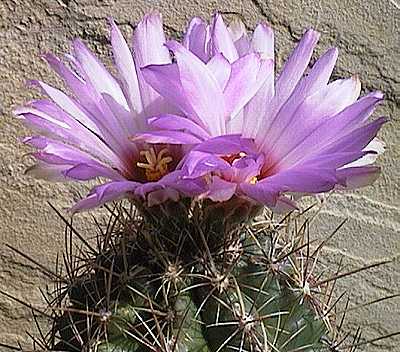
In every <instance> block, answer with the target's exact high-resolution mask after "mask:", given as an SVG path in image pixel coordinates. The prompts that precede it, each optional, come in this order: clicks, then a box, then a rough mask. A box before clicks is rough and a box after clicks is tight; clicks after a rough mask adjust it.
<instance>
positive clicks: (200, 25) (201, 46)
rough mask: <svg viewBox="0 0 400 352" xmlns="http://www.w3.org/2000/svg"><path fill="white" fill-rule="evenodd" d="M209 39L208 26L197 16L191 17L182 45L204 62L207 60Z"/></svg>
mask: <svg viewBox="0 0 400 352" xmlns="http://www.w3.org/2000/svg"><path fill="white" fill-rule="evenodd" d="M209 41H210V33H209V27H208V25H207V23H206V22H204V21H203V20H202V19H201V18H199V17H193V18H192V19H191V21H190V23H189V26H188V28H187V30H186V33H185V36H184V38H183V45H184V47H185V48H186V49H188V50H189V51H191V52H192V53H193V54H194V55H196V56H197V57H198V58H199V59H200V60H202V61H203V62H204V63H207V61H208V60H209V54H208V43H209Z"/></svg>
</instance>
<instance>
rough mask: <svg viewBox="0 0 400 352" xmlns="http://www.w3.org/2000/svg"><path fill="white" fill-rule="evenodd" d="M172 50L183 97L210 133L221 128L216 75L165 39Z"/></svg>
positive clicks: (220, 99)
mask: <svg viewBox="0 0 400 352" xmlns="http://www.w3.org/2000/svg"><path fill="white" fill-rule="evenodd" d="M168 48H169V49H170V50H172V51H173V52H174V55H175V58H176V60H177V65H178V69H179V77H180V82H181V84H182V88H183V90H184V94H185V96H186V99H187V101H188V102H189V104H190V105H191V107H192V108H193V110H194V111H195V112H196V115H197V116H198V118H199V119H200V120H201V121H202V123H203V124H204V125H205V126H207V127H208V129H209V131H210V133H211V135H213V136H216V135H220V134H221V133H223V132H224V130H223V128H224V111H225V107H224V98H223V95H222V89H221V88H220V86H219V84H218V82H217V80H216V78H215V77H214V76H213V74H212V73H211V71H210V70H209V69H208V68H207V66H206V65H205V64H204V63H203V62H202V61H201V60H200V59H198V58H197V57H196V56H194V55H193V54H192V53H191V52H190V51H188V50H187V49H185V48H184V47H183V46H182V45H180V44H179V43H178V42H173V41H172V42H168Z"/></svg>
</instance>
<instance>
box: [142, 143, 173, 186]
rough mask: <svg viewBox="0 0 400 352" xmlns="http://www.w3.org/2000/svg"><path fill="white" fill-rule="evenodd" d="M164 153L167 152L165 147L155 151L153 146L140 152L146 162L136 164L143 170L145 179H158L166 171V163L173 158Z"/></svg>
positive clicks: (151, 180) (152, 180) (153, 180)
mask: <svg viewBox="0 0 400 352" xmlns="http://www.w3.org/2000/svg"><path fill="white" fill-rule="evenodd" d="M166 154H168V149H167V148H164V149H161V150H160V151H159V152H158V153H156V152H155V150H154V148H153V147H151V148H149V149H148V150H142V151H141V152H140V155H141V156H144V157H145V159H146V162H143V163H142V162H137V163H136V165H137V166H138V167H140V168H142V169H144V170H145V174H146V179H147V181H150V182H155V181H158V180H160V179H161V178H162V177H163V176H165V175H166V174H167V173H168V164H169V163H170V162H172V160H173V159H172V157H171V156H168V155H166Z"/></svg>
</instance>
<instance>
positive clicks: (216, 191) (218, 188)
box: [203, 176, 237, 202]
mask: <svg viewBox="0 0 400 352" xmlns="http://www.w3.org/2000/svg"><path fill="white" fill-rule="evenodd" d="M236 188H237V184H236V183H234V182H228V181H225V180H223V179H221V178H220V177H218V176H213V177H212V180H211V182H210V184H209V185H208V190H207V192H206V193H205V194H204V196H203V197H207V198H209V199H211V200H212V201H213V202H224V201H227V200H229V199H230V198H232V196H233V195H234V194H235V192H236Z"/></svg>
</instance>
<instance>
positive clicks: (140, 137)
mask: <svg viewBox="0 0 400 352" xmlns="http://www.w3.org/2000/svg"><path fill="white" fill-rule="evenodd" d="M131 140H132V141H133V142H138V141H142V142H146V143H152V144H198V143H200V142H201V139H199V138H197V137H196V136H194V135H192V134H190V133H185V132H179V131H151V132H145V133H138V134H136V135H135V136H133V137H132V138H131Z"/></svg>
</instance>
